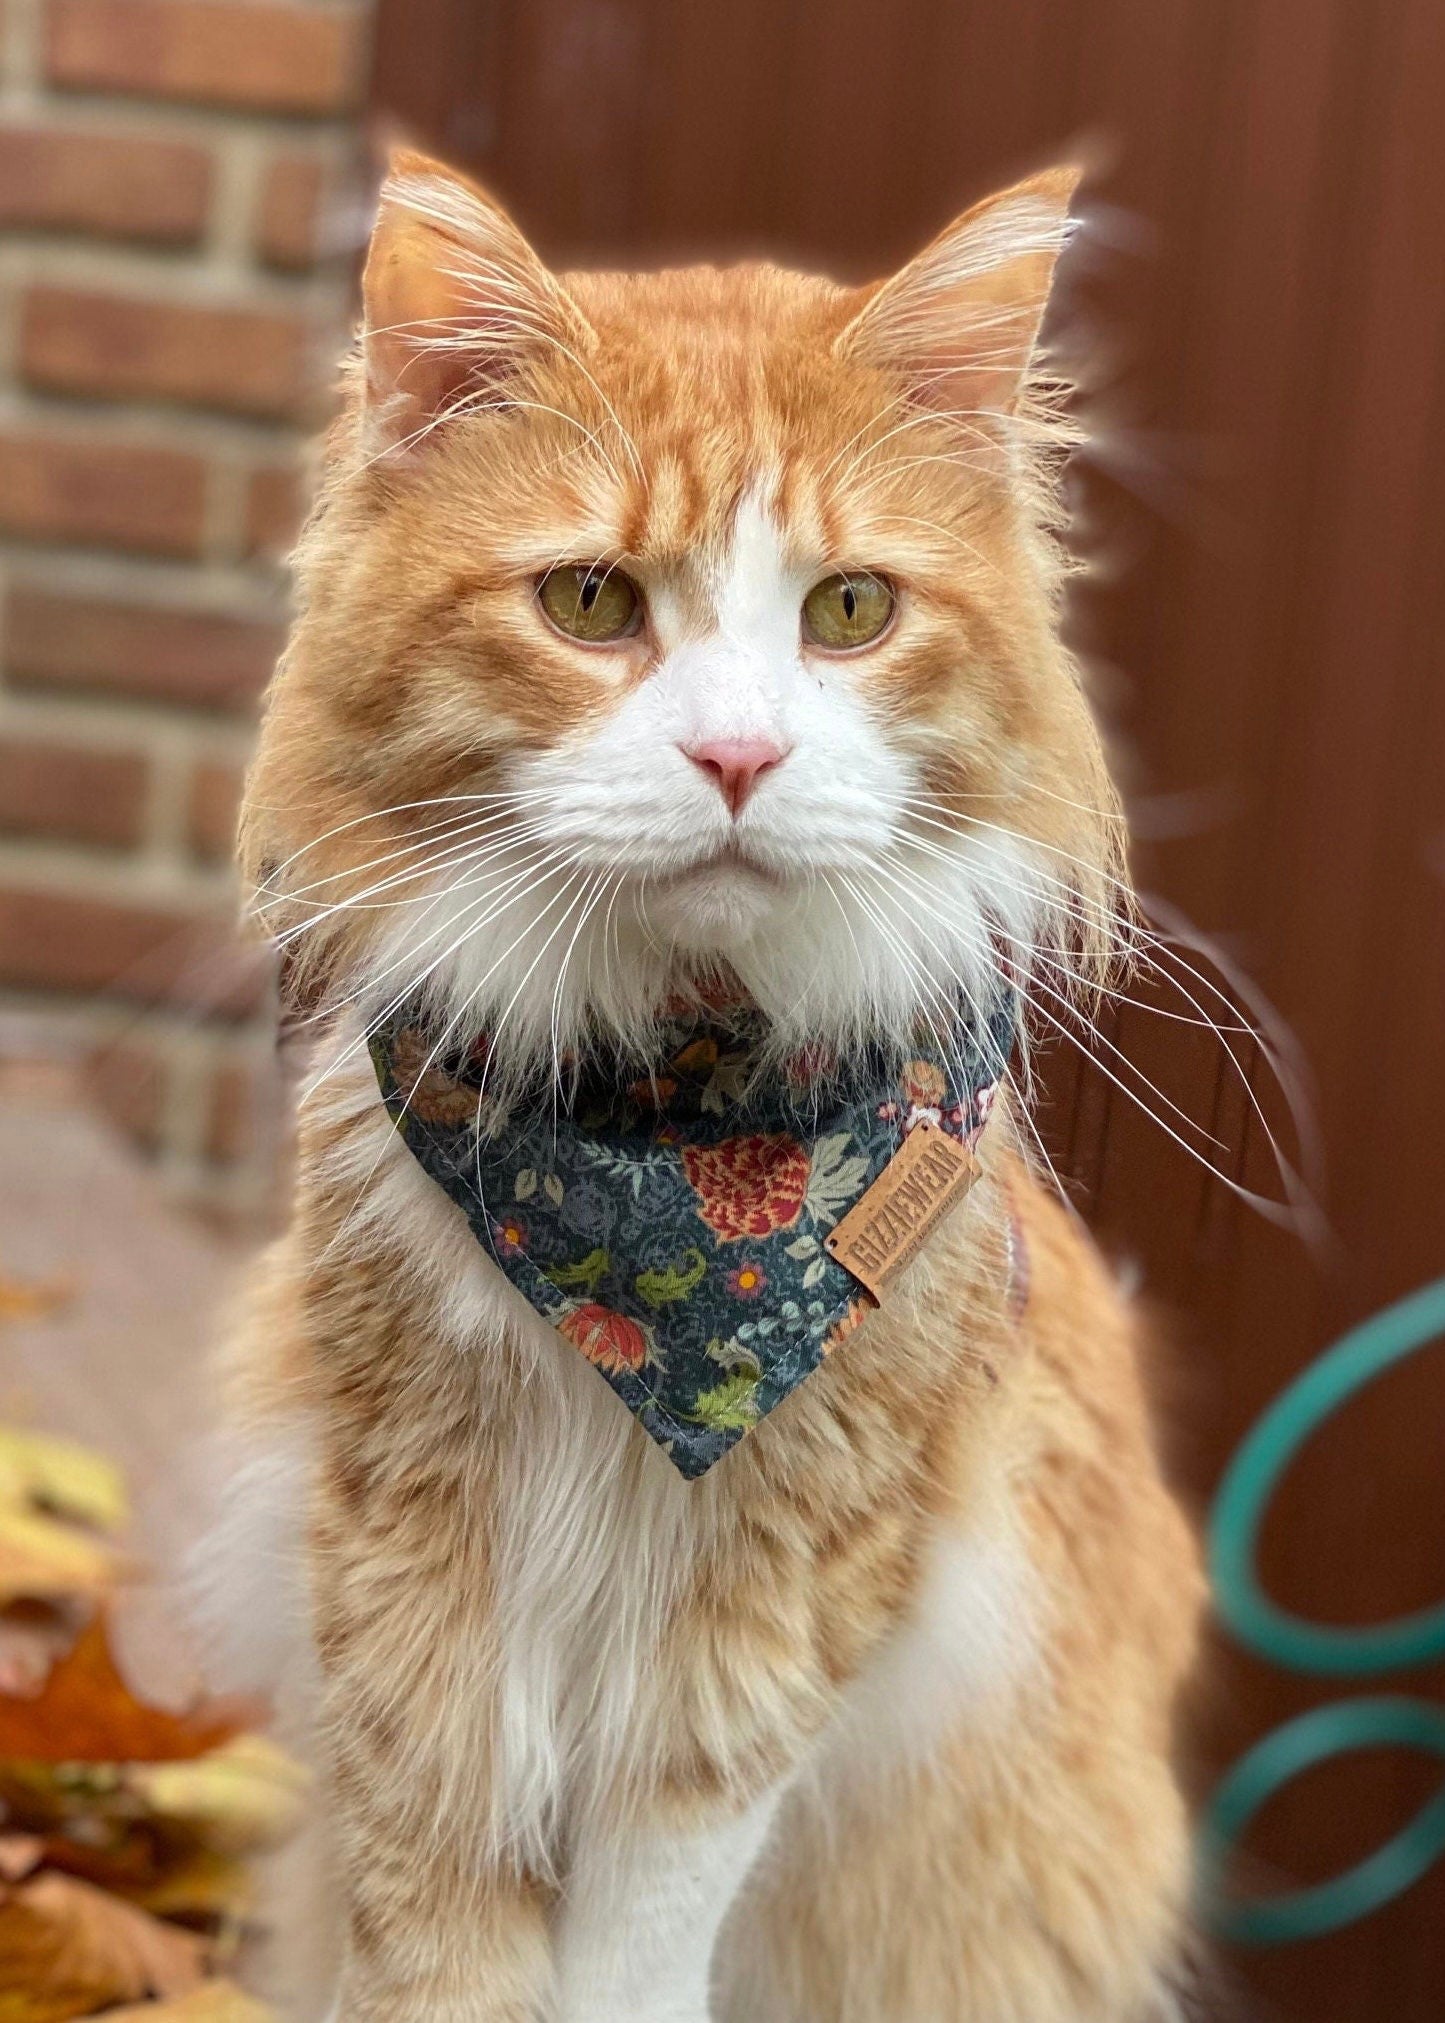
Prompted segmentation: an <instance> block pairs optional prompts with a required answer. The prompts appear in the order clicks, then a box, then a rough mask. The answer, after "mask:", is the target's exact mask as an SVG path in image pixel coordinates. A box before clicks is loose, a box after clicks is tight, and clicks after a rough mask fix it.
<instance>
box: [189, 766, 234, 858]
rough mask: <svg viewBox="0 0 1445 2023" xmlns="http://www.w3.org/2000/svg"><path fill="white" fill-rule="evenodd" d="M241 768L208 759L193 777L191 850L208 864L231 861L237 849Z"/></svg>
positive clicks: (190, 815) (190, 811) (190, 817)
mask: <svg viewBox="0 0 1445 2023" xmlns="http://www.w3.org/2000/svg"><path fill="white" fill-rule="evenodd" d="M242 778H243V774H242V771H241V768H240V767H239V766H228V765H225V764H224V763H223V762H222V761H221V760H219V759H206V760H204V761H203V762H202V763H201V764H200V765H198V766H197V767H196V770H195V772H194V773H193V774H192V775H191V793H190V804H189V807H188V809H187V829H188V832H189V835H190V844H191V848H192V849H193V850H194V851H195V853H196V855H197V856H198V857H201V858H204V859H205V860H206V861H207V862H208V863H225V862H228V861H229V859H230V857H231V854H232V852H233V851H234V850H235V847H236V815H237V813H238V811H239V809H240V806H241V781H242Z"/></svg>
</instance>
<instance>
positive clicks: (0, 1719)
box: [0, 1616, 254, 2023]
mask: <svg viewBox="0 0 1445 2023" xmlns="http://www.w3.org/2000/svg"><path fill="white" fill-rule="evenodd" d="M253 1712H254V1710H252V1709H248V1708H245V1707H243V1706H241V1705H239V1704H236V1703H228V1702H224V1701H212V1702H209V1703H203V1704H202V1705H200V1706H197V1707H194V1708H192V1709H190V1710H189V1711H188V1712H186V1713H183V1714H169V1713H167V1712H166V1711H165V1710H164V1708H160V1707H147V1706H146V1705H145V1704H144V1703H143V1702H142V1701H140V1700H137V1699H136V1697H135V1695H134V1694H133V1693H132V1692H131V1690H130V1688H129V1686H127V1684H126V1683H125V1680H124V1679H123V1678H122V1677H121V1675H120V1673H119V1671H118V1670H117V1669H116V1664H115V1660H114V1658H113V1657H112V1656H111V1651H110V1642H109V1639H108V1637H107V1635H106V1629H105V1622H104V1619H103V1617H101V1616H96V1617H94V1618H93V1619H92V1620H91V1621H90V1622H89V1623H87V1625H86V1626H85V1628H84V1629H83V1630H82V1631H81V1633H80V1635H79V1636H78V1637H77V1639H76V1641H75V1643H74V1644H73V1645H72V1647H71V1649H70V1650H69V1651H68V1652H67V1653H66V1655H65V1656H64V1657H63V1658H61V1659H60V1660H59V1662H58V1663H57V1664H56V1665H55V1667H54V1669H53V1670H52V1671H51V1674H50V1676H49V1678H48V1679H47V1680H46V1682H45V1685H44V1688H43V1689H42V1690H41V1691H40V1692H39V1693H37V1694H35V1695H34V1697H33V1698H30V1699H9V1698H3V1697H0V1760H4V1759H8V1760H9V1761H12V1762H15V1761H26V1762H32V1763H177V1762H183V1761H185V1760H187V1759H188V1758H190V1757H195V1756H203V1755H204V1754H205V1753H206V1751H207V1750H208V1749H214V1748H215V1747H216V1746H217V1745H218V1744H219V1743H222V1742H225V1741H227V1740H229V1738H230V1737H231V1736H233V1735H235V1734H237V1733H238V1732H239V1730H240V1729H241V1728H242V1727H243V1726H244V1725H245V1723H246V1719H247V1716H248V1715H249V1714H252V1713H253ZM0 2023H5V2019H4V2016H3V2012H0Z"/></svg>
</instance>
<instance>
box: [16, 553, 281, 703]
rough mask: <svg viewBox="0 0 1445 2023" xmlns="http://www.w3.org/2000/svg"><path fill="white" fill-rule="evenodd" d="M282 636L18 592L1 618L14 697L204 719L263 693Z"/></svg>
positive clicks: (221, 620) (207, 614) (259, 622)
mask: <svg viewBox="0 0 1445 2023" xmlns="http://www.w3.org/2000/svg"><path fill="white" fill-rule="evenodd" d="M283 637H284V628H283V627H282V626H281V625H279V624H277V623H274V622H272V621H270V620H267V619H263V618H242V617H235V616H232V615H231V614H230V613H228V612H219V611H189V610H184V609H182V608H180V607H178V606H167V605H158V604H121V603H114V602H111V601H109V600H102V599H99V598H93V597H75V596H70V595H68V594H61V593H56V592H53V591H49V590H42V589H40V588H39V587H38V586H36V585H29V584H23V583H19V584H16V585H15V587H14V588H13V589H12V590H11V592H10V598H9V602H8V604H7V607H6V613H5V627H4V639H5V658H6V665H7V669H8V672H9V677H10V680H11V681H12V682H13V683H14V684H15V685H16V686H17V687H38V688H71V689H100V690H102V691H109V692H112V693H118V694H123V695H134V696H143V697H145V698H147V699H149V700H151V701H154V702H172V703H189V704H193V705H195V706H197V707H199V708H203V709H243V708H245V707H247V706H248V705H249V704H251V703H253V702H254V701H255V699H256V697H257V696H258V695H259V694H260V692H261V690H262V688H263V687H264V686H265V684H266V681H267V678H268V677H269V675H270V672H271V668H272V665H273V663H274V661H275V659H276V655H277V654H278V653H279V651H280V649H281V642H282V639H283Z"/></svg>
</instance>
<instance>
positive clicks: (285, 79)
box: [46, 0, 363, 113]
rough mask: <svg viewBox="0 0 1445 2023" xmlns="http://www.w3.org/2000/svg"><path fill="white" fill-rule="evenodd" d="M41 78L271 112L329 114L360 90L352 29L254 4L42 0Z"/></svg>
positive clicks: (359, 52)
mask: <svg viewBox="0 0 1445 2023" xmlns="http://www.w3.org/2000/svg"><path fill="white" fill-rule="evenodd" d="M46 25H47V33H46V70H47V74H48V76H49V78H50V80H51V82H52V83H54V84H59V85H67V86H70V87H71V88H72V89H76V90H80V91H119V92H133V93H139V94H140V95H141V96H142V97H145V98H173V99H186V100H189V101H190V102H191V103H193V104H200V105H232V106H246V107H254V108H257V109H264V110H266V111H271V112H310V113H327V112H338V111H341V110H343V109H344V108H346V107H348V106H351V105H353V104H354V103H355V102H356V98H357V94H358V91H359V88H360V83H361V68H362V59H363V43H362V23H361V20H360V19H359V17H358V16H357V15H356V14H355V13H354V12H351V11H347V12H341V11H339V10H337V9H335V8H324V9H323V8H318V7H296V6H285V5H266V4H255V0H50V8H49V13H48V16H47V24H46Z"/></svg>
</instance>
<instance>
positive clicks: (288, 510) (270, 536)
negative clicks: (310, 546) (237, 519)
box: [245, 464, 306, 561]
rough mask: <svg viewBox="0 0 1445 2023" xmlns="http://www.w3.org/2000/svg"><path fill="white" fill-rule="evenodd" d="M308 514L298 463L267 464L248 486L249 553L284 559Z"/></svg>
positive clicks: (247, 542) (254, 474)
mask: <svg viewBox="0 0 1445 2023" xmlns="http://www.w3.org/2000/svg"><path fill="white" fill-rule="evenodd" d="M305 513H306V495H305V489H304V487H303V485H302V482H301V473H300V472H299V471H298V470H297V469H296V467H295V465H294V464H264V465H262V467H261V468H260V469H259V470H256V471H253V472H252V473H251V477H250V480H249V482H248V483H247V486H246V534H245V542H246V553H247V554H248V555H269V556H271V557H272V558H273V559H274V560H277V561H280V560H284V559H285V557H286V556H287V555H288V554H289V553H290V551H291V547H292V544H293V543H294V541H295V539H296V536H297V535H298V534H299V533H300V531H301V522H302V520H303V518H304V517H305Z"/></svg>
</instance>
